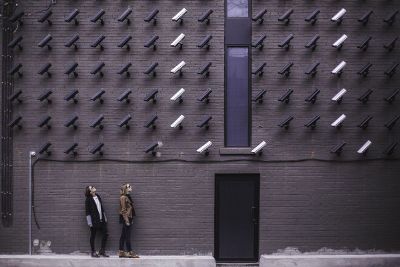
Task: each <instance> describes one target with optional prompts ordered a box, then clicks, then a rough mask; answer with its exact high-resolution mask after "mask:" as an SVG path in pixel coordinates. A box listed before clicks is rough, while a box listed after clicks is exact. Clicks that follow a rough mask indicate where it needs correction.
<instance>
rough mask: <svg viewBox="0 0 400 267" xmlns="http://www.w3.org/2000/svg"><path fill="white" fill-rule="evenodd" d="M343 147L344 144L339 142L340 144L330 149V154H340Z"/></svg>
mask: <svg viewBox="0 0 400 267" xmlns="http://www.w3.org/2000/svg"><path fill="white" fill-rule="evenodd" d="M345 145H346V142H341V143H339V144H337V145H335V146H334V147H332V149H331V153H334V154H337V155H340V154H341V153H342V151H343V148H344V146H345Z"/></svg>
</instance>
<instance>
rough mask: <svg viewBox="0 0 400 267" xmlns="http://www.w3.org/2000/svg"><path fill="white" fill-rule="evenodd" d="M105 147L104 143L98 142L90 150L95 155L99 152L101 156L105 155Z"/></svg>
mask: <svg viewBox="0 0 400 267" xmlns="http://www.w3.org/2000/svg"><path fill="white" fill-rule="evenodd" d="M103 147H104V143H97V144H96V145H94V146H93V147H92V148H91V149H90V150H89V152H90V153H91V154H93V155H95V154H96V153H99V155H100V156H103V154H104V152H103Z"/></svg>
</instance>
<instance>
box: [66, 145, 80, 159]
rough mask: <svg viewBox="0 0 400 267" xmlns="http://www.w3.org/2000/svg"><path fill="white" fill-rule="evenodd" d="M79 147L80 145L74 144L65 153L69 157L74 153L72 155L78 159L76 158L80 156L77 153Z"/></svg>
mask: <svg viewBox="0 0 400 267" xmlns="http://www.w3.org/2000/svg"><path fill="white" fill-rule="evenodd" d="M77 147H78V143H73V144H72V145H71V146H69V147H68V148H67V149H66V150H65V151H64V153H65V154H67V155H68V154H71V153H72V155H73V156H74V157H76V156H77V155H78V152H77V151H76V149H77Z"/></svg>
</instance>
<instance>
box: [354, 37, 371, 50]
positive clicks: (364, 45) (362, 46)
mask: <svg viewBox="0 0 400 267" xmlns="http://www.w3.org/2000/svg"><path fill="white" fill-rule="evenodd" d="M371 39H372V37H371V36H369V37H367V38H366V39H365V40H363V42H362V43H361V44H360V45H357V48H358V49H361V50H363V51H366V50H367V49H368V47H369V42H370V41H371Z"/></svg>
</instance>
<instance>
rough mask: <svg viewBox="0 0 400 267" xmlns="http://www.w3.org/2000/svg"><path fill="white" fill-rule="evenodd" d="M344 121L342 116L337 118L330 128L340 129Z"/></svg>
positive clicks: (344, 117) (344, 116)
mask: <svg viewBox="0 0 400 267" xmlns="http://www.w3.org/2000/svg"><path fill="white" fill-rule="evenodd" d="M345 119H346V115H344V114H342V115H340V117H339V118H337V119H336V120H335V121H334V122H332V123H331V126H332V127H340V126H341V125H342V123H343V121H344V120H345Z"/></svg>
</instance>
